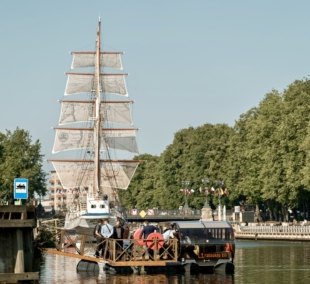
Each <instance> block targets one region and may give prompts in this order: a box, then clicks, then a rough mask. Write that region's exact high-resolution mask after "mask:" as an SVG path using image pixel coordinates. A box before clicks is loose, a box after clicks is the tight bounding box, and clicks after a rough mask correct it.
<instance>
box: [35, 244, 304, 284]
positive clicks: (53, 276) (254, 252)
mask: <svg viewBox="0 0 310 284" xmlns="http://www.w3.org/2000/svg"><path fill="white" fill-rule="evenodd" d="M44 258H45V259H44V262H43V263H42V265H41V271H40V283H49V284H50V283H57V284H59V283H83V284H84V283H85V284H86V283H87V284H88V283H104V284H105V283H106V284H119V283H120V284H125V283H126V284H130V283H134V284H142V283H143V284H166V283H169V284H170V283H172V284H176V283H182V284H183V283H184V284H185V283H186V284H187V283H189V284H192V283H194V284H203V283H211V284H215V283H216V284H221V283H225V284H230V283H238V284H239V283H247V284H248V283H255V284H256V283H264V284H268V283H270V284H271V283H272V284H274V283H300V284H302V283H309V279H310V267H309V263H310V243H308V242H304V243H295V242H275V241H257V242H254V241H242V242H241V241H237V243H236V255H235V261H234V262H235V273H234V274H233V275H229V274H216V273H213V274H201V273H200V274H189V273H184V274H153V275H111V274H105V273H104V272H103V273H101V274H99V275H92V274H89V273H77V272H76V265H77V263H78V261H79V260H78V259H75V258H69V257H64V256H60V255H49V254H46V255H45V257H44Z"/></svg>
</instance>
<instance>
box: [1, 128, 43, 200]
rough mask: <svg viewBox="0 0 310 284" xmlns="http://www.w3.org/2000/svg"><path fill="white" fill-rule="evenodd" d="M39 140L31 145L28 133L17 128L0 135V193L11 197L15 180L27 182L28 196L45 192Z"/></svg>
mask: <svg viewBox="0 0 310 284" xmlns="http://www.w3.org/2000/svg"><path fill="white" fill-rule="evenodd" d="M40 151H41V144H40V142H39V140H37V141H35V143H32V140H31V136H30V134H29V132H28V131H25V130H23V129H19V128H17V129H16V130H15V131H14V132H11V131H9V130H7V132H6V134H3V133H0V193H2V194H3V193H9V194H10V195H13V182H14V179H15V178H27V179H28V180H29V196H30V197H33V196H34V193H35V192H36V193H37V194H38V195H42V196H43V195H44V194H45V192H46V185H45V182H46V173H45V172H44V171H43V169H42V159H43V155H41V153H40Z"/></svg>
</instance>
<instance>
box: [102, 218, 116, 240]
mask: <svg viewBox="0 0 310 284" xmlns="http://www.w3.org/2000/svg"><path fill="white" fill-rule="evenodd" d="M101 235H102V236H103V237H104V238H106V239H109V238H111V237H112V235H113V227H112V226H111V225H110V224H109V219H104V220H103V226H101Z"/></svg>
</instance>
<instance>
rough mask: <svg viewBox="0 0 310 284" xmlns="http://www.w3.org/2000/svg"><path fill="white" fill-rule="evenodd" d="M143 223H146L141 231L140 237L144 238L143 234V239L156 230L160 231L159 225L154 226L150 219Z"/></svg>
mask: <svg viewBox="0 0 310 284" xmlns="http://www.w3.org/2000/svg"><path fill="white" fill-rule="evenodd" d="M143 225H144V227H143V229H142V231H141V234H140V236H139V239H142V236H143V239H147V237H148V236H149V234H151V233H154V232H155V231H156V232H159V229H158V228H157V227H155V226H153V225H149V222H148V221H144V222H143Z"/></svg>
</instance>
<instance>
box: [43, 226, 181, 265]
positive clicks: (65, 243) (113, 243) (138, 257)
mask: <svg viewBox="0 0 310 284" xmlns="http://www.w3.org/2000/svg"><path fill="white" fill-rule="evenodd" d="M56 239H57V240H58V243H57V244H56V249H44V252H46V253H51V254H57V255H62V256H66V257H73V258H78V259H81V261H86V262H94V263H105V264H108V265H109V266H110V267H113V268H121V267H123V268H125V267H172V266H180V265H181V262H180V261H178V240H177V239H171V240H169V242H168V243H167V244H164V240H163V239H157V238H155V239H153V240H149V239H147V240H135V239H130V240H128V239H126V240H115V239H103V240H102V242H101V243H99V244H97V243H94V242H93V240H94V239H93V236H92V235H87V234H79V235H76V236H75V238H73V237H72V236H70V234H69V232H68V231H66V230H64V229H59V228H58V229H57V237H56ZM124 241H125V242H129V243H128V246H127V247H125V248H124V247H123V245H122V242H124ZM120 243H121V245H120ZM146 243H147V244H148V247H152V248H153V253H152V254H149V251H148V249H147V247H146V245H145V244H146ZM99 246H101V247H102V257H100V258H96V257H94V256H93V255H94V254H95V252H96V249H97V248H98V247H99ZM69 247H70V251H68V248H69Z"/></svg>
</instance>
